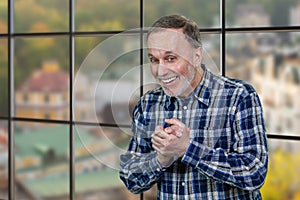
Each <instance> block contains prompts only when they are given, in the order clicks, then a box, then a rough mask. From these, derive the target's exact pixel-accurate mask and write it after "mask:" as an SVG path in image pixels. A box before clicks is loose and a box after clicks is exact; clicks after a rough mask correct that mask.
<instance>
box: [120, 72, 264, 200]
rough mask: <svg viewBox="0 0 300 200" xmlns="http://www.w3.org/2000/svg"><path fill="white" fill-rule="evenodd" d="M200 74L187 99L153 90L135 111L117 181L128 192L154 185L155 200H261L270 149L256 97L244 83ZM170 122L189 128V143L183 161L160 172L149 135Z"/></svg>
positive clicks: (252, 90) (259, 104)
mask: <svg viewBox="0 0 300 200" xmlns="http://www.w3.org/2000/svg"><path fill="white" fill-rule="evenodd" d="M204 70H205V72H204V76H203V79H202V81H201V83H200V84H199V86H198V87H197V88H196V89H195V90H194V92H193V93H192V94H191V95H190V96H189V97H188V98H187V99H180V98H176V97H170V96H168V95H166V94H165V93H164V91H163V90H162V88H157V89H154V90H152V91H150V92H148V93H146V94H145V95H144V96H143V97H142V98H141V100H140V101H139V102H138V104H137V106H136V107H135V110H134V113H133V123H132V133H133V135H132V139H131V141H130V144H129V148H128V151H127V152H126V153H124V154H122V155H121V157H120V178H121V179H122V181H123V182H124V183H125V185H126V187H127V188H128V189H129V190H130V191H131V192H133V193H141V192H143V191H146V190H148V189H149V188H151V187H152V186H153V185H154V184H156V183H157V188H158V192H157V199H165V200H174V199H177V200H181V199H195V200H198V199H218V200H223V199H224V200H225V199H247V200H249V199H261V195H260V192H259V188H260V187H261V186H262V185H263V183H264V180H265V177H266V174H267V165H268V150H267V141H266V135H265V127H264V121H263V111H262V106H261V103H260V100H259V97H258V95H257V93H256V92H255V90H254V89H253V88H252V87H251V86H250V85H249V84H247V83H245V82H243V81H239V80H235V79H229V78H226V77H221V76H216V75H214V74H212V73H211V72H210V71H208V70H206V68H205V67H204ZM172 117H175V118H178V119H180V120H181V121H182V122H184V123H185V124H186V125H187V126H188V127H189V128H190V137H191V140H190V145H189V147H188V150H187V151H186V152H185V154H184V156H183V157H181V158H179V159H178V160H176V161H175V162H174V163H173V164H172V165H171V166H170V167H168V168H166V169H163V168H162V167H161V166H160V165H159V163H158V161H157V159H156V152H155V151H154V150H153V148H152V146H151V134H152V133H153V132H154V129H155V127H156V126H157V125H162V126H166V125H165V124H164V119H166V118H172Z"/></svg>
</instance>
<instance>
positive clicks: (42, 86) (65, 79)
mask: <svg viewBox="0 0 300 200" xmlns="http://www.w3.org/2000/svg"><path fill="white" fill-rule="evenodd" d="M68 89H69V74H68V73H67V72H64V71H62V70H58V71H54V72H47V71H45V70H37V71H35V72H34V73H32V75H31V76H30V77H29V78H28V79H27V80H26V81H25V82H24V84H23V85H21V87H20V90H22V91H39V92H58V91H65V90H68Z"/></svg>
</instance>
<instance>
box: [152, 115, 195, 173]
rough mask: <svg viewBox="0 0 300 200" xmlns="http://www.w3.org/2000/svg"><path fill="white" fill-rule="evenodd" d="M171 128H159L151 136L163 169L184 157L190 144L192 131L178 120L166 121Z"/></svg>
mask: <svg viewBox="0 0 300 200" xmlns="http://www.w3.org/2000/svg"><path fill="white" fill-rule="evenodd" d="M165 122H166V123H167V124H169V125H170V126H169V127H167V128H163V127H162V126H157V127H156V128H155V131H154V133H153V134H152V136H151V142H152V147H153V149H154V150H155V151H156V152H157V160H158V162H159V164H160V165H161V166H162V167H169V166H170V165H171V164H172V163H173V162H174V161H175V160H177V159H178V158H179V157H181V156H183V155H184V153H185V152H186V150H187V148H188V146H189V144H190V129H189V128H188V127H187V126H186V125H185V124H184V123H182V122H181V121H180V120H178V119H176V118H171V119H166V120H165Z"/></svg>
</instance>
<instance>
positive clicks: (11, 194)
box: [0, 0, 300, 199]
mask: <svg viewBox="0 0 300 200" xmlns="http://www.w3.org/2000/svg"><path fill="white" fill-rule="evenodd" d="M74 2H75V0H69V22H68V23H69V28H68V31H67V32H49V33H15V32H14V28H13V27H14V0H8V11H7V12H8V17H7V25H8V27H7V29H8V30H7V33H0V38H1V39H2V38H3V39H7V41H8V42H7V50H8V66H7V67H8V85H7V87H8V116H0V120H4V121H7V122H8V139H9V142H8V169H9V170H8V177H9V178H8V184H9V191H8V199H15V198H16V194H15V191H16V188H15V156H14V155H15V150H14V148H13V147H14V140H15V138H14V123H15V122H18V121H23V122H24V121H27V122H45V123H54V124H64V125H68V126H69V130H70V132H69V143H70V149H69V153H70V162H69V165H70V180H69V182H70V183H69V185H70V195H69V196H70V199H75V169H74V162H75V161H74V160H75V159H74V158H75V155H74V125H75V123H76V124H79V125H87V126H103V127H119V126H120V125H117V124H105V123H92V122H78V121H74V116H73V112H71V111H73V110H74V109H73V108H74V95H73V88H72V87H70V88H69V97H70V100H69V101H70V104H69V110H70V114H69V117H68V119H67V120H50V119H35V118H21V117H15V116H14V92H15V91H14V40H15V38H25V37H32V36H60V35H61V36H68V38H69V47H68V48H69V52H70V53H69V64H70V68H69V77H70V78H69V84H70V85H73V83H74V67H75V66H74V62H75V61H74V60H75V53H74V52H75V38H76V37H78V36H94V35H114V34H119V33H121V32H123V31H121V30H120V31H92V32H76V31H75V22H74V17H75V13H74V4H75V3H74ZM139 4H140V5H139V9H140V10H139V11H140V19H139V20H140V27H139V28H140V32H139V33H140V47H141V48H140V58H139V59H140V66H143V64H144V57H143V55H144V52H143V51H144V50H143V49H144V48H143V45H144V41H143V35H144V33H145V30H144V0H140V1H139ZM225 5H226V3H225V0H220V27H219V28H205V29H201V32H202V33H207V34H219V36H220V65H221V74H222V75H226V35H230V34H235V33H268V32H274V33H276V32H293V31H297V32H299V31H300V26H273V27H236V28H227V27H226V16H225V11H226V6H225ZM140 80H141V82H140V85H141V87H140V94H141V95H142V94H143V68H142V67H141V68H140ZM129 126H130V125H124V127H125V128H128V127H129ZM267 138H268V139H275V140H292V141H300V136H293V135H285V134H281V135H279V134H270V133H267ZM140 199H143V194H141V195H140Z"/></svg>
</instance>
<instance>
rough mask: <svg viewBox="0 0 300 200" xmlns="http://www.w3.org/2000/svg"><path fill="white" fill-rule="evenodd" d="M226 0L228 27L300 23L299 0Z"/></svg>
mask: <svg viewBox="0 0 300 200" xmlns="http://www.w3.org/2000/svg"><path fill="white" fill-rule="evenodd" d="M225 2H226V26H227V27H264V26H293V25H296V26H298V25H299V24H300V18H299V17H298V16H299V13H300V2H299V1H298V0H289V1H282V0H272V1H260V0H244V1H240V0H228V1H225Z"/></svg>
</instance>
